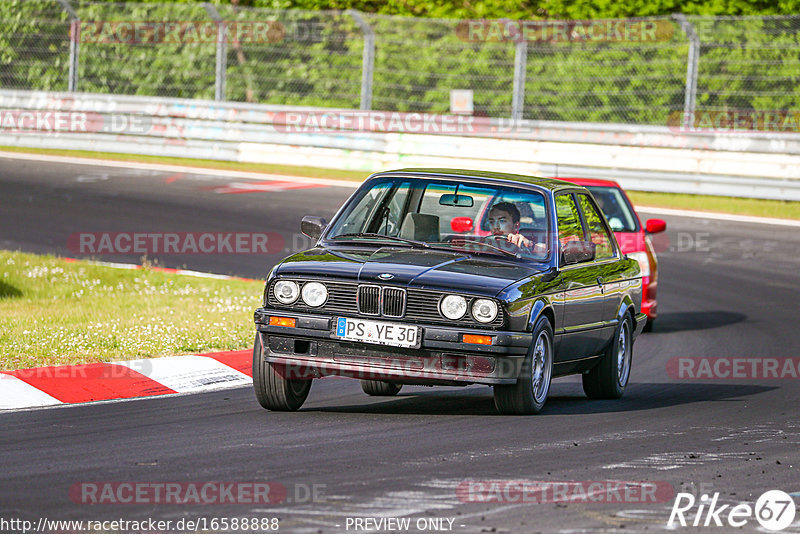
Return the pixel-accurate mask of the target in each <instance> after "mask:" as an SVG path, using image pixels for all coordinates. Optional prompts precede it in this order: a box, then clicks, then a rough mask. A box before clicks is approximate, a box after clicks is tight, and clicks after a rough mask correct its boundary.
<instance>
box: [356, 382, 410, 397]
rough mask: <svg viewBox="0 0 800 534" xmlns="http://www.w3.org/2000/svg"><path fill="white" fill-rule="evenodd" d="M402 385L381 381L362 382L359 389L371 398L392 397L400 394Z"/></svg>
mask: <svg viewBox="0 0 800 534" xmlns="http://www.w3.org/2000/svg"><path fill="white" fill-rule="evenodd" d="M402 387H403V384H395V383H393V382H385V381H383V380H362V381H361V389H362V390H363V391H364V393H366V394H367V395H369V396H371V397H393V396H395V395H397V394H398V393H400V389H401V388H402Z"/></svg>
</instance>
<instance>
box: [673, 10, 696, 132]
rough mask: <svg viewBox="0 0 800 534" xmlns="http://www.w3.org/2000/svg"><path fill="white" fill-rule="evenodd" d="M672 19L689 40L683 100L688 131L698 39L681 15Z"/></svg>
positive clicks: (685, 124) (676, 15) (692, 27)
mask: <svg viewBox="0 0 800 534" xmlns="http://www.w3.org/2000/svg"><path fill="white" fill-rule="evenodd" d="M672 18H673V19H675V20H676V21H678V24H680V27H681V29H682V30H683V32H684V33H685V34H686V37H688V38H689V56H688V59H687V62H686V94H685V96H684V100H683V127H684V128H685V129H686V130H689V129H690V128H691V127H692V125H693V123H694V111H695V107H696V106H697V68H698V64H699V63H700V37H699V36H698V35H697V32H696V31H694V26H692V23H691V22H689V19H687V18H686V15H684V14H683V13H675V14H673V15H672Z"/></svg>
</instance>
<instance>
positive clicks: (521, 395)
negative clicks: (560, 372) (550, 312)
mask: <svg viewBox="0 0 800 534" xmlns="http://www.w3.org/2000/svg"><path fill="white" fill-rule="evenodd" d="M553 357H554V356H553V327H552V326H551V325H550V321H549V320H548V319H547V317H540V318H539V320H538V321H536V326H535V327H534V329H533V344H532V345H531V349H530V350H529V351H528V355H527V356H526V357H525V360H524V361H523V362H522V370H521V371H520V375H519V378H518V379H517V383H516V384H513V385H497V386H494V405H495V407H496V408H497V411H499V412H500V413H501V414H508V415H511V414H537V413H539V412H540V411H542V408H543V407H544V403H545V401H546V400H547V394H548V393H549V391H550V381H551V378H552V376H553Z"/></svg>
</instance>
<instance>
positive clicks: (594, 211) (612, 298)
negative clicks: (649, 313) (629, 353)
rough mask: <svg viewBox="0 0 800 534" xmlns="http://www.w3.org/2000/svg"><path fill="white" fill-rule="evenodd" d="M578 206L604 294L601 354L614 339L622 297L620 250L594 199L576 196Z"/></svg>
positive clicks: (622, 268) (580, 195)
mask: <svg viewBox="0 0 800 534" xmlns="http://www.w3.org/2000/svg"><path fill="white" fill-rule="evenodd" d="M576 197H577V199H578V205H579V207H580V209H581V214H582V215H583V220H584V223H585V224H586V230H587V232H588V234H589V240H590V241H591V242H592V243H594V244H595V258H594V262H593V263H594V265H595V267H596V270H597V277H598V282H600V289H601V293H602V294H603V313H602V317H603V332H602V335H601V337H600V339H599V343H600V345H599V347H598V348H597V349H596V350H600V349H602V348H603V347H605V345H606V343H607V342H608V341H610V340H611V338H612V337H613V335H614V328H615V327H616V324H617V311H618V310H619V307H620V305H621V304H622V295H623V293H624V282H625V277H624V271H625V269H624V267H623V265H622V264H621V262H620V261H619V247H618V245H617V242H616V239H614V237H613V235H614V234H613V233H612V232H611V230H610V228H609V227H608V225H607V223H606V220H605V218H604V217H603V215H602V212H601V211H600V209H599V207H598V206H597V204H596V203H595V202H594V199H593V198H591V197H590V196H589V195H586V194H582V193H580V194H577V195H576Z"/></svg>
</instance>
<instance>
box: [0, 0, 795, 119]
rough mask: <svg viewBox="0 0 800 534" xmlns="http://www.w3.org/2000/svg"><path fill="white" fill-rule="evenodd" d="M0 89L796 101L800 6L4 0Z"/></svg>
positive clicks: (386, 100) (492, 104)
mask: <svg viewBox="0 0 800 534" xmlns="http://www.w3.org/2000/svg"><path fill="white" fill-rule="evenodd" d="M0 28H2V30H0V88H6V89H32V90H46V91H67V90H69V91H76V92H86V93H104V94H115V95H146V96H165V97H183V98H196V99H207V100H215V99H216V100H226V101H234V102H253V103H266V104H276V105H278V104H283V105H293V106H315V107H327V108H344V109H358V108H360V109H374V110H382V111H411V112H426V113H449V112H451V91H453V90H467V91H471V93H472V106H473V114H474V115H477V116H488V117H513V118H516V119H531V120H554V121H571V122H612V123H625V124H653V125H665V124H675V123H676V121H677V122H678V123H680V122H681V121H682V120H683V119H682V117H683V116H684V112H685V111H689V112H693V113H699V112H703V111H725V110H727V111H731V110H732V111H737V112H746V111H768V110H773V111H780V110H783V111H784V112H785V111H791V110H797V109H800V37H799V35H800V31H799V30H800V16H781V17H695V16H692V17H682V16H673V17H653V18H648V19H628V20H616V21H528V22H519V21H485V20H483V21H478V20H476V21H463V20H462V21H459V20H436V19H420V18H411V17H398V16H385V15H374V14H366V13H359V12H354V11H344V12H334V11H299V10H293V11H288V10H284V11H279V10H268V9H258V8H243V7H235V6H232V5H224V6H223V5H212V4H203V3H180V4H177V3H176V4H135V3H108V2H92V1H85V0H0Z"/></svg>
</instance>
